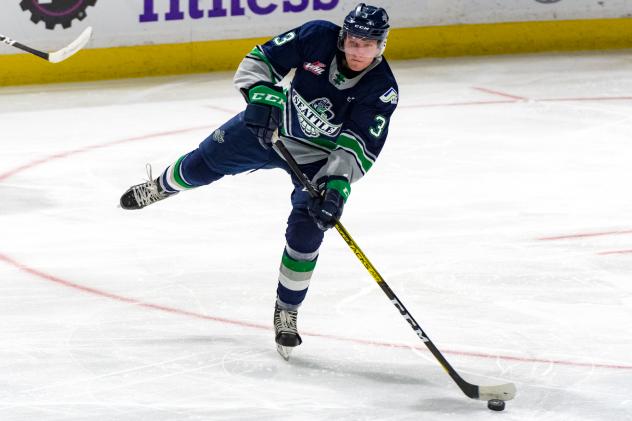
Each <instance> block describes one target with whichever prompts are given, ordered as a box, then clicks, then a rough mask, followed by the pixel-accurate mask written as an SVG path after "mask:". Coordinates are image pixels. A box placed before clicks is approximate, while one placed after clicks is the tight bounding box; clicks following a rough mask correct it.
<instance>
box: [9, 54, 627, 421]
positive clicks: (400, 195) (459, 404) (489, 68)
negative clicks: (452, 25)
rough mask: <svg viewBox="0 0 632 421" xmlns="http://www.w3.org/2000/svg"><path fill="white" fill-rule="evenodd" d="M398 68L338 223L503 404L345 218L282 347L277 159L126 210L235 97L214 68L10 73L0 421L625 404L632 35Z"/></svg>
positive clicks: (574, 408)
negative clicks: (460, 383)
mask: <svg viewBox="0 0 632 421" xmlns="http://www.w3.org/2000/svg"><path fill="white" fill-rule="evenodd" d="M393 68H394V72H395V74H396V76H397V78H398V81H399V86H400V92H401V98H400V104H399V108H398V110H397V111H396V115H395V116H394V118H393V119H392V121H391V123H390V134H389V139H388V142H387V145H386V147H385V148H384V150H383V152H382V154H381V156H380V157H379V159H378V161H377V163H376V164H375V166H374V168H373V169H372V170H371V172H370V173H369V174H368V175H367V176H366V177H365V178H364V179H363V180H361V181H360V182H358V183H357V184H355V185H354V186H353V192H352V195H351V198H350V201H349V203H348V205H347V207H346V209H345V213H344V216H343V218H342V221H343V223H344V224H345V226H346V228H347V229H348V230H349V231H350V232H351V234H352V235H353V236H354V238H355V240H356V241H357V242H358V244H359V245H360V246H361V247H362V248H363V250H364V251H365V253H366V254H367V255H368V256H369V258H370V259H371V260H372V262H373V263H374V264H375V266H376V267H377V268H378V270H379V271H380V272H381V274H382V275H383V276H384V278H385V279H386V280H387V282H388V283H389V285H390V286H391V288H392V289H393V290H394V291H395V293H396V294H397V295H398V296H399V298H400V299H401V301H402V302H403V303H404V304H405V305H406V306H407V307H408V309H409V310H410V312H411V313H412V314H413V316H414V317H415V318H416V319H417V320H418V321H419V323H420V324H421V326H422V328H423V329H424V330H425V331H426V333H427V334H428V335H429V336H430V338H431V339H432V340H433V341H434V343H435V344H436V345H437V346H438V348H439V349H440V350H441V351H442V352H443V353H444V355H445V356H446V358H447V359H448V360H449V361H450V362H451V363H452V365H453V366H454V367H455V368H456V369H457V371H458V372H459V373H460V374H461V375H462V376H463V377H464V378H465V379H466V380H468V381H470V382H472V383H476V384H481V385H493V384H497V383H503V382H507V381H509V382H514V383H515V384H516V386H517V388H518V395H517V397H516V399H514V400H513V401H509V402H508V403H507V408H506V410H505V411H504V412H503V413H492V412H490V411H489V410H488V409H487V408H486V405H485V403H484V402H480V401H474V400H470V399H468V398H466V397H465V396H464V395H463V394H462V393H461V391H460V390H459V389H458V388H457V387H456V385H455V384H454V383H453V382H452V380H451V379H450V378H449V377H448V375H447V374H446V373H445V372H444V371H443V369H442V368H441V367H440V366H439V364H438V363H437V362H436V360H434V358H433V357H432V356H431V354H430V353H429V352H428V351H427V350H426V348H425V346H424V344H423V343H422V342H421V341H420V340H419V338H418V337H417V336H416V335H415V334H414V332H413V331H412V330H411V329H410V327H409V326H408V324H407V323H406V321H405V320H404V319H403V318H402V317H401V316H400V314H399V313H398V312H397V311H396V309H395V308H394V307H393V306H392V304H391V303H390V302H389V300H388V299H387V298H386V296H385V295H384V294H383V293H382V291H381V290H380V289H379V287H378V286H377V284H376V283H375V282H374V281H373V280H372V278H371V277H370V276H369V274H368V273H367V271H366V270H365V269H364V267H363V266H362V265H361V264H360V263H359V261H358V260H357V259H356V257H355V256H354V255H353V254H352V253H351V252H350V250H349V249H348V247H347V245H346V244H345V243H344V242H343V241H342V240H341V238H340V237H339V236H338V234H337V233H336V232H335V231H331V232H328V233H327V235H326V238H325V243H324V245H323V247H322V248H321V256H320V259H319V262H318V266H317V268H316V272H315V275H314V278H313V279H312V286H311V288H310V291H309V294H308V297H307V300H306V302H305V303H304V305H303V307H302V308H301V311H300V315H299V328H300V329H301V331H302V333H303V339H304V343H303V345H301V346H300V347H299V348H298V349H297V350H296V351H295V352H294V354H293V356H292V359H291V360H290V361H289V362H285V361H284V360H283V359H281V357H280V356H279V355H278V354H277V352H276V350H275V346H274V341H273V335H272V330H271V329H272V320H271V319H272V310H273V302H274V296H275V289H276V283H277V280H276V276H277V269H278V266H279V262H280V257H281V252H282V250H283V245H284V236H283V234H284V227H285V220H286V217H287V214H288V212H289V210H290V203H289V194H290V190H291V184H290V182H289V178H288V176H287V175H286V174H285V173H283V172H282V171H278V170H277V171H257V172H255V173H253V174H247V175H246V174H244V175H239V176H235V177H226V178H225V179H223V180H221V181H219V182H217V183H215V184H213V185H211V186H209V187H205V188H200V189H198V190H196V191H192V192H186V193H183V194H180V195H178V196H177V197H175V198H170V199H169V200H167V201H164V202H161V203H159V204H156V205H154V206H151V207H149V208H147V209H144V210H142V211H123V210H121V209H119V208H117V204H118V200H119V196H120V195H121V193H123V192H124V191H125V189H127V187H128V186H130V185H132V184H136V183H139V182H141V181H142V180H143V179H144V178H145V177H146V175H145V163H151V164H152V165H153V168H154V175H156V173H158V172H160V171H161V170H162V169H163V168H164V167H165V166H166V165H167V164H169V163H170V162H172V161H173V160H175V159H176V158H178V157H179V156H180V155H181V154H183V153H186V152H188V151H189V150H191V149H193V148H195V147H196V146H197V145H198V143H199V142H200V141H201V140H203V139H204V138H205V137H206V136H207V135H208V134H209V133H210V132H211V130H212V129H213V128H214V127H217V126H218V125H219V124H221V123H223V122H224V121H225V120H227V119H228V118H229V117H230V116H231V115H232V114H233V113H235V112H236V111H238V110H240V109H241V108H242V107H243V100H242V98H241V96H240V95H239V94H238V93H237V92H236V91H235V90H234V89H233V87H232V84H231V76H232V75H231V74H228V73H222V74H211V75H194V76H177V77H165V78H147V79H134V80H124V81H110V82H99V83H82V84H60V85H49V86H31V87H12V88H4V89H0V141H1V144H2V152H1V153H0V288H1V289H0V339H1V343H0V414H1V415H0V418H1V419H2V420H11V421H23V420H81V421H89V420H125V421H127V420H152V421H163V420H288V419H292V420H331V419H335V420H398V421H399V420H467V421H482V420H489V419H491V418H492V417H495V418H497V419H504V420H521V421H522V420H632V334H631V333H632V310H631V309H632V282H631V281H632V279H631V274H632V219H631V218H632V189H631V180H632V137H631V133H632V53H630V52H614V53H585V54H572V55H555V54H552V55H526V56H512V57H500V58H495V57H484V58H475V59H446V60H422V61H407V62H396V63H394V64H393ZM555 237H558V238H557V239H555ZM559 237H562V238H559ZM547 238H548V239H547Z"/></svg>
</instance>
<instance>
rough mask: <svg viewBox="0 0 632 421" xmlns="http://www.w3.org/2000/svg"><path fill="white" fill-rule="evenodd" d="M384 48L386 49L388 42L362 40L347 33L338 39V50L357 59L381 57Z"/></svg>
mask: <svg viewBox="0 0 632 421" xmlns="http://www.w3.org/2000/svg"><path fill="white" fill-rule="evenodd" d="M384 48H386V40H384V41H380V40H377V39H368V38H361V37H356V36H353V35H351V34H349V33H346V32H345V33H343V34H342V36H341V37H340V38H338V49H339V50H340V51H344V52H345V54H349V55H351V56H355V57H361V58H375V57H379V56H381V55H382V53H383V52H384Z"/></svg>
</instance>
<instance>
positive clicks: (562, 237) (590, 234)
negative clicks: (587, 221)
mask: <svg viewBox="0 0 632 421" xmlns="http://www.w3.org/2000/svg"><path fill="white" fill-rule="evenodd" d="M623 234H632V230H620V231H605V232H587V233H579V234H569V235H559V236H556V237H541V238H538V240H540V241H555V240H569V239H573V238H590V237H603V236H606V235H623Z"/></svg>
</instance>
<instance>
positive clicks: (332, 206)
mask: <svg viewBox="0 0 632 421" xmlns="http://www.w3.org/2000/svg"><path fill="white" fill-rule="evenodd" d="M349 193H350V190H349V182H348V181H347V180H344V179H338V178H331V179H329V181H328V182H327V183H326V185H325V187H324V188H323V189H322V190H321V194H320V195H319V196H318V197H312V198H311V199H310V201H309V204H308V208H307V211H308V212H309V214H310V216H311V217H312V218H314V221H315V222H316V225H318V228H320V229H321V230H323V231H327V230H328V229H329V228H331V227H333V226H334V225H336V222H337V221H338V220H339V219H340V217H341V216H342V210H343V209H344V207H345V201H346V200H347V197H348V196H349Z"/></svg>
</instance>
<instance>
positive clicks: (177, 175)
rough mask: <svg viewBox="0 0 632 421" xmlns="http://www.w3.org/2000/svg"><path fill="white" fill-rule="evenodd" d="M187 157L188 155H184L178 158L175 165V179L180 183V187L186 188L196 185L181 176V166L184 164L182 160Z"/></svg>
mask: <svg viewBox="0 0 632 421" xmlns="http://www.w3.org/2000/svg"><path fill="white" fill-rule="evenodd" d="M185 157H186V155H182V156H181V157H180V159H178V160H177V161H176V163H175V164H174V165H173V179H174V180H176V183H178V184H179V185H180V187H182V188H184V189H192V188H193V187H195V186H192V185H190V184H189V183H187V182H186V181H184V180H183V179H182V177H181V176H180V166H181V165H182V161H183V160H184V158H185Z"/></svg>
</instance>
